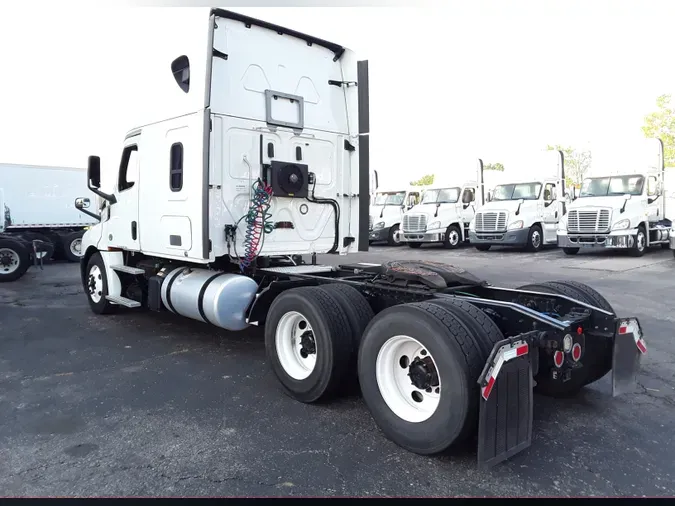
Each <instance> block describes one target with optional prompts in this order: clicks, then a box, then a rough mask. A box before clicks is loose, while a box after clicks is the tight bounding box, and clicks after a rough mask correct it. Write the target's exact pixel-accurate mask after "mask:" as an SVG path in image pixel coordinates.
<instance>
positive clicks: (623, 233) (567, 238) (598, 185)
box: [557, 139, 672, 256]
mask: <svg viewBox="0 0 675 506" xmlns="http://www.w3.org/2000/svg"><path fill="white" fill-rule="evenodd" d="M648 142H649V145H650V146H649V147H650V148H651V149H650V150H649V152H648V154H647V156H648V157H649V159H648V160H646V163H645V164H644V166H643V167H641V168H639V169H638V170H636V171H635V172H629V173H626V172H625V171H622V172H614V173H612V172H607V173H605V174H603V175H601V176H599V177H588V178H586V179H584V181H583V183H582V185H581V190H580V192H579V195H578V198H576V199H575V200H574V201H573V202H572V203H571V204H570V205H569V210H568V212H567V214H566V215H565V217H564V218H563V220H561V222H560V228H559V230H558V233H557V236H558V239H557V241H558V246H559V247H561V248H563V251H564V252H565V253H566V254H568V255H575V254H577V253H578V252H579V249H580V248H595V249H623V250H628V251H629V252H630V254H631V255H633V256H642V255H644V253H645V251H647V248H649V247H650V246H657V245H659V244H660V245H661V247H662V248H668V245H669V236H670V231H671V227H672V221H671V220H670V219H668V217H667V215H666V209H667V206H666V202H667V200H668V199H667V196H666V195H665V193H664V191H665V190H666V189H665V188H664V184H665V167H664V163H663V162H664V161H663V143H662V142H661V140H660V139H650V140H649V141H648Z"/></svg>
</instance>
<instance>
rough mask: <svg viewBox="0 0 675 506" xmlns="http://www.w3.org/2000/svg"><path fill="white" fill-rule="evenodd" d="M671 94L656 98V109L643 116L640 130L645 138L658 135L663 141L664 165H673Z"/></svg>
mask: <svg viewBox="0 0 675 506" xmlns="http://www.w3.org/2000/svg"><path fill="white" fill-rule="evenodd" d="M671 99H672V96H671V95H661V96H660V97H658V98H657V99H656V108H657V110H656V111H654V112H652V113H650V114H648V115H647V116H645V119H644V122H645V124H644V125H643V127H642V131H643V132H644V134H645V137H647V138H653V137H658V138H660V139H661V140H662V141H663V161H664V162H665V164H666V167H673V166H675V108H673V106H672V105H671Z"/></svg>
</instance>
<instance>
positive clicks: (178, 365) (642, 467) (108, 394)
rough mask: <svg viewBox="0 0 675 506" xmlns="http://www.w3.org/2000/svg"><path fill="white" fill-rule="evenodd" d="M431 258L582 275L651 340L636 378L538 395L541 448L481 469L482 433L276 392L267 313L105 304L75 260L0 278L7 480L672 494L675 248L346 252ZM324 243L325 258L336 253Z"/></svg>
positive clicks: (18, 490)
mask: <svg viewBox="0 0 675 506" xmlns="http://www.w3.org/2000/svg"><path fill="white" fill-rule="evenodd" d="M394 258H429V259H435V260H438V261H446V262H449V263H453V264H456V265H459V266H462V267H465V268H468V269H470V270H472V271H473V272H474V273H476V274H478V275H479V276H482V277H484V278H485V279H488V280H490V281H491V282H492V283H494V284H500V285H504V286H511V287H516V286H519V285H521V284H525V283H528V282H532V281H545V280H551V279H576V280H580V281H585V282H588V283H589V284H591V285H592V286H594V287H595V288H597V289H599V290H600V291H601V292H602V293H604V294H605V296H606V297H607V298H608V299H609V300H610V302H611V303H612V304H613V305H614V307H615V308H616V309H617V310H618V311H619V312H620V313H623V314H626V315H628V314H631V315H636V316H638V317H640V318H641V319H642V323H643V324H644V328H645V332H646V333H647V338H648V343H649V354H648V355H647V357H645V360H644V362H643V364H644V368H643V371H642V373H641V374H640V376H639V386H637V387H636V392H635V393H634V394H631V395H625V396H623V397H618V398H615V399H612V398H611V396H610V391H611V389H610V383H609V379H608V378H604V379H603V380H601V381H599V382H597V383H596V384H594V385H592V386H591V387H589V388H587V389H585V391H584V392H583V394H582V395H580V396H579V397H577V398H575V399H570V400H566V401H562V402H561V401H553V400H551V399H547V398H542V397H537V398H536V405H535V413H534V416H535V422H534V423H535V427H534V441H533V444H532V447H531V448H530V449H528V450H526V451H525V452H523V453H521V454H519V455H518V456H516V457H514V458H513V459H512V460H511V461H509V462H507V463H505V464H502V465H501V466H499V467H497V468H494V469H493V470H492V471H489V472H487V473H481V472H479V471H477V470H476V467H475V457H476V454H475V447H472V446H468V447H467V448H466V449H461V450H458V451H456V452H455V453H454V454H451V455H444V456H441V457H435V458H428V457H421V456H416V455H413V454H410V453H408V452H406V451H404V450H402V449H400V448H399V447H397V446H396V445H394V444H393V443H391V442H389V441H388V440H387V439H385V438H384V437H383V436H382V435H381V434H380V432H379V431H378V429H377V427H376V426H375V425H374V423H373V422H372V420H371V418H370V416H369V414H368V412H367V410H366V408H365V405H364V404H363V402H362V401H361V399H360V398H359V397H358V396H354V397H351V398H346V399H343V400H341V401H338V402H335V403H332V404H328V405H322V406H306V405H303V404H300V403H297V402H294V401H292V400H291V399H289V398H288V397H286V396H285V395H284V394H283V393H281V391H280V389H279V387H278V386H277V383H276V381H275V379H274V377H273V376H272V374H271V372H270V371H269V369H268V367H267V365H266V363H265V359H264V358H265V357H264V346H263V341H262V333H261V332H260V330H257V329H256V330H253V331H246V332H241V333H228V332H225V331H221V330H219V329H214V328H212V327H208V326H206V325H203V324H200V323H198V322H193V321H190V320H185V319H181V318H176V317H166V316H160V315H156V314H131V315H130V314H127V315H115V316H111V317H97V316H95V315H93V314H92V313H91V312H90V311H89V308H88V306H87V302H86V298H85V296H84V295H83V293H82V291H81V287H80V284H79V280H78V274H77V272H78V271H77V266H76V265H72V264H54V265H50V266H46V268H45V270H44V271H43V272H40V271H39V270H34V269H31V270H30V271H29V273H28V274H27V275H26V276H25V277H24V278H22V279H21V280H20V281H18V282H16V283H12V284H4V285H0V495H10V496H16V495H31V496H72V495H76V496H91V495H104V496H109V495H114V496H130V495H144V496H155V495H157V496H175V495H182V496H185V495H190V496H200V495H206V496H219V495H227V496H231V495H235V496H241V495H248V496H289V495H290V496H293V495H297V496H300V495H312V496H324V495H333V496H335V495H337V496H383V495H384V496H410V495H413V496H458V495H459V496H485V495H488V496H493V495H500V496H501V495H504V496H506V495H509V496H514V495H517V496H522V495H548V496H552V495H563V496H566V495H571V496H579V495H603V496H607V495H610V496H633V495H648V496H657V495H665V496H672V495H674V494H675V459H673V454H675V440H674V438H673V436H672V435H673V423H674V422H675V388H674V387H675V374H674V371H675V367H674V364H675V339H674V332H673V329H674V326H675V311H674V308H675V306H673V300H674V299H675V260H673V257H672V254H671V252H669V251H661V250H654V251H653V252H650V253H648V254H647V255H645V256H644V257H643V258H641V259H634V258H630V257H626V256H623V255H608V254H580V255H578V256H577V257H565V256H564V255H563V254H562V253H561V252H560V251H558V250H551V251H543V252H540V253H538V254H528V253H521V252H515V251H508V250H506V251H499V250H497V251H489V252H485V253H481V252H478V251H475V250H474V249H472V248H462V249H460V250H457V251H452V252H449V251H446V250H443V249H439V248H426V247H425V248H422V249H421V250H411V249H408V248H406V247H402V248H388V247H377V246H373V247H372V249H371V251H370V252H368V253H364V254H355V255H354V256H353V258H351V257H350V259H349V260H350V261H351V260H352V259H354V260H368V261H383V260H387V259H394ZM344 260H345V259H344V258H341V259H336V258H331V259H330V261H331V262H332V263H335V262H337V261H344Z"/></svg>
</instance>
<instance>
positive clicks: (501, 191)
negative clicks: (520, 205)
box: [492, 183, 541, 200]
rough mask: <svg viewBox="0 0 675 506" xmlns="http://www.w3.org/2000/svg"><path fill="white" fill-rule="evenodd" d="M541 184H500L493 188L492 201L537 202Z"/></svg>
mask: <svg viewBox="0 0 675 506" xmlns="http://www.w3.org/2000/svg"><path fill="white" fill-rule="evenodd" d="M540 193H541V183H518V184H500V185H497V186H496V187H495V191H494V194H493V196H492V200H518V199H524V200H537V199H538V198H539V194H540Z"/></svg>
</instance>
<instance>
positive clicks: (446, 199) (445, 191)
mask: <svg viewBox="0 0 675 506" xmlns="http://www.w3.org/2000/svg"><path fill="white" fill-rule="evenodd" d="M459 191H460V190H459V188H440V189H437V190H427V191H425V192H424V197H422V204H454V203H456V202H457V201H458V200H459Z"/></svg>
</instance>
